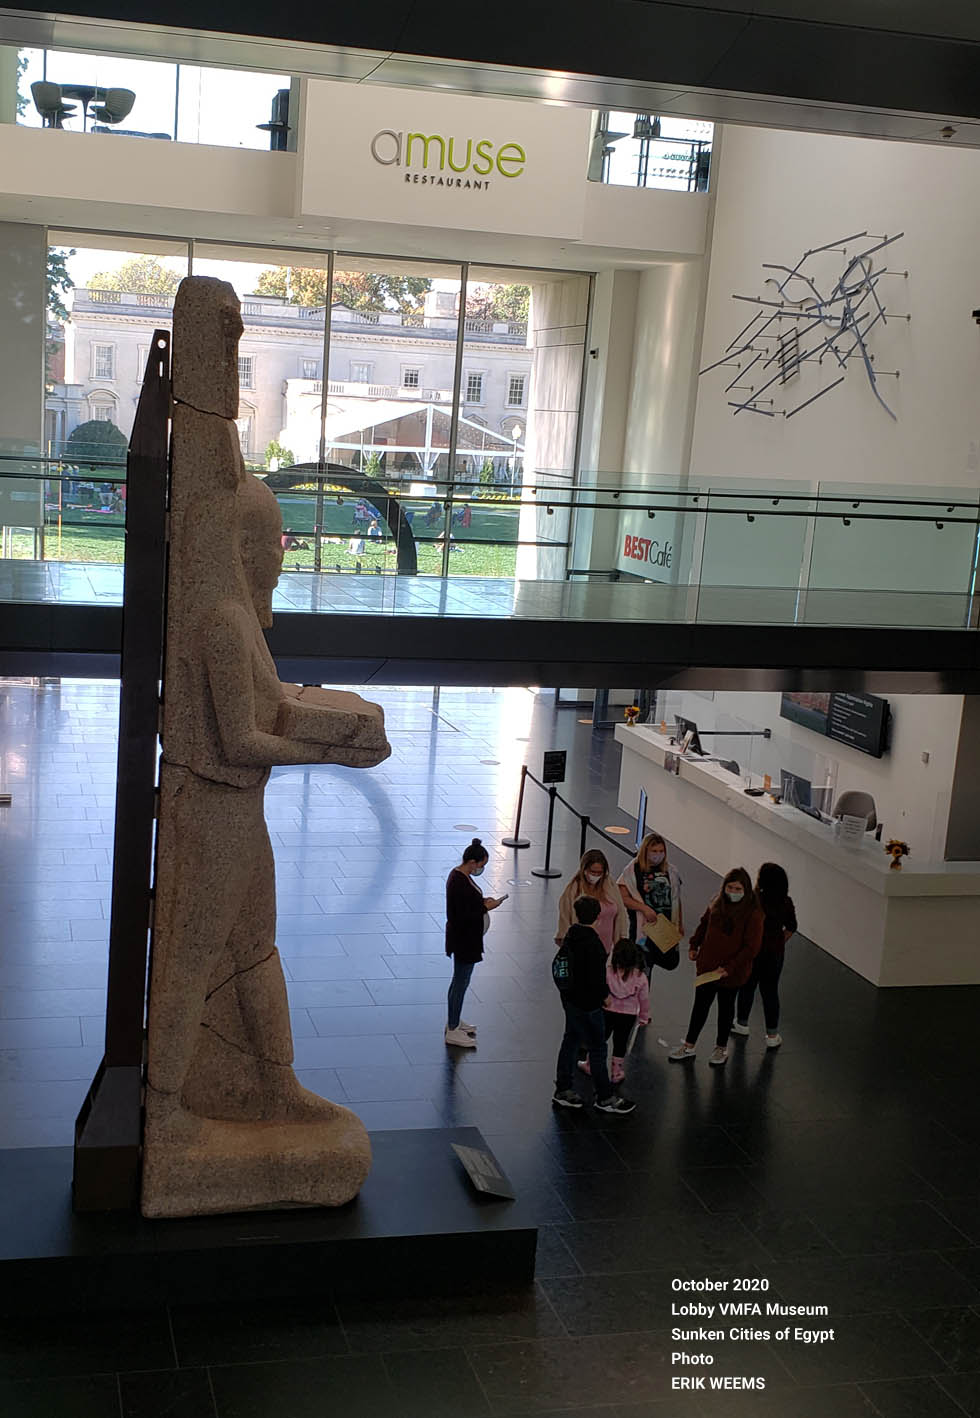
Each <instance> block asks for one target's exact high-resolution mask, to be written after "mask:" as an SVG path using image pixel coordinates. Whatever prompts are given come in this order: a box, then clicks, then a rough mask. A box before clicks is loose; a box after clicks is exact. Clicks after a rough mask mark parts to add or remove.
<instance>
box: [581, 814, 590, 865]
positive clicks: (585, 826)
mask: <svg viewBox="0 0 980 1418" xmlns="http://www.w3.org/2000/svg"><path fill="white" fill-rule="evenodd" d="M590 820H591V819H590V818H589V817H587V816H582V817H581V818H580V821H581V824H582V832H581V835H580V837H579V839H578V854H579V856H580V857H584V856H585V842H586V838H587V837H588V835H589V822H590Z"/></svg>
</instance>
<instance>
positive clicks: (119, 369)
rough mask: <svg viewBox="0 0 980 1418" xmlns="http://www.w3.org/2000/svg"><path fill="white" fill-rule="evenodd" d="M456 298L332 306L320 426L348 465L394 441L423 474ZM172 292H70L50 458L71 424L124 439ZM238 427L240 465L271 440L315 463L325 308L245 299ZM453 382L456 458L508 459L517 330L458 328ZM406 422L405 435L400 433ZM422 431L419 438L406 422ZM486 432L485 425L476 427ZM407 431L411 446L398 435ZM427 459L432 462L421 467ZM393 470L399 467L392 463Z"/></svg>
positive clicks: (50, 419)
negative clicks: (375, 308) (408, 308)
mask: <svg viewBox="0 0 980 1418" xmlns="http://www.w3.org/2000/svg"><path fill="white" fill-rule="evenodd" d="M455 300H456V297H455V295H454V294H453V293H452V292H446V291H438V290H434V291H429V292H428V293H427V295H426V297H425V306H424V310H423V312H422V313H421V314H419V315H404V314H401V313H399V312H397V311H380V312H359V311H354V310H351V309H349V308H347V307H345V306H343V305H335V306H334V307H333V308H332V311H331V329H330V356H329V358H330V368H329V371H328V376H327V377H328V390H327V393H328V403H327V409H326V413H327V418H326V427H325V433H326V437H327V444H328V456H331V450H333V451H332V456H335V457H336V458H337V459H338V461H342V462H350V461H351V460H352V457H351V455H352V453H353V451H354V450H355V449H357V447H358V445H360V447H361V449H362V450H363V449H367V448H370V447H371V446H374V447H378V446H380V447H382V448H384V447H387V446H390V447H391V450H392V452H394V453H395V455H396V461H398V459H404V457H405V456H406V450H407V449H408V448H412V447H414V446H416V443H418V445H419V447H420V448H421V449H423V450H424V448H425V443H426V436H427V435H428V441H429V442H428V446H429V457H428V459H426V457H425V455H424V452H423V453H421V454H420V455H419V457H418V459H417V461H418V463H419V464H420V471H421V472H422V473H423V475H425V473H427V472H431V469H432V465H433V454H435V453H437V451H438V449H439V448H442V449H443V450H444V449H445V447H446V446H447V442H448V440H447V438H446V436H445V428H446V425H447V423H448V416H449V414H450V413H451V410H452V400H453V382H454V372H455V361H456V331H457V317H456V312H455ZM172 304H173V302H172V298H170V297H166V296H158V295H142V294H134V293H127V292H125V291H108V290H95V289H87V288H78V289H75V290H74V291H73V292H72V302H71V313H70V316H69V319H68V321H67V322H66V324H65V327H64V339H65V354H64V378H63V381H62V380H58V381H57V382H55V383H54V384H51V385H49V390H48V395H47V399H46V430H45V432H46V439H47V442H48V446H49V448H50V451H51V452H52V453H55V454H57V453H59V452H61V451H62V449H63V448H64V443H65V441H66V440H67V438H68V436H69V435H70V433H71V431H72V429H74V428H76V427H77V426H78V425H79V424H81V423H84V422H86V421H87V420H89V419H107V420H110V421H111V422H112V423H114V424H115V425H116V426H117V427H118V428H120V429H121V430H122V432H123V433H125V434H126V435H127V436H128V435H129V433H130V431H131V429H132V424H133V417H134V414H135V411H136V404H137V401H138V399H139V393H140V384H141V379H142V373H143V369H144V366H145V363H146V359H147V354H148V352H149V347H150V341H151V339H152V335H153V331H154V330H155V329H157V328H161V327H169V324H170V320H171V307H172ZM242 317H243V320H244V323H245V334H244V336H243V338H242V342H241V346H240V365H239V373H240V379H241V404H240V408H239V420H238V427H239V434H240V438H241V445H242V451H243V453H244V454H245V457H246V459H247V460H248V461H250V462H253V463H256V464H261V463H263V462H264V460H265V453H266V449H267V447H268V445H269V444H270V443H272V442H278V443H280V444H282V445H283V446H284V447H285V448H288V449H289V450H290V451H291V452H292V453H293V454H294V457H295V459H296V461H298V462H306V461H312V460H314V459H316V457H317V456H318V451H319V443H320V436H321V428H320V412H319V410H320V394H321V389H322V384H321V381H322V378H323V367H322V366H323V347H324V319H325V308H324V307H323V306H302V305H292V304H289V303H288V302H287V301H285V300H284V299H282V298H280V297H277V296H267V295H251V296H245V298H244V299H243V301H242ZM464 328H465V342H464V351H463V364H462V377H461V384H460V414H461V421H460V436H459V440H458V446H459V449H460V452H461V453H462V452H463V450H464V449H465V450H468V451H470V452H472V453H476V454H479V453H485V454H486V456H487V457H489V458H490V459H491V460H492V461H494V462H495V465H496V466H498V467H499V466H501V465H502V464H503V462H504V461H505V459H506V458H507V455H509V462H510V465H511V466H513V465H514V463H515V462H516V460H517V459H518V458H519V455H520V452H521V451H522V449H523V444H524V436H525V432H526V425H527V406H528V393H529V384H530V377H531V365H532V351H531V350H530V349H529V348H528V344H527V328H526V326H525V325H523V324H519V323H508V322H503V321H493V322H491V321H477V320H470V319H467V320H466V322H465V327H464ZM406 420H409V421H410V427H411V429H412V432H410V433H406V432H405V428H406ZM416 428H417V430H418V432H417V434H416V432H415V430H416ZM482 430H485V433H483V432H481V431H482ZM403 439H408V440H409V441H408V442H403V441H402V440H403ZM426 462H428V467H426V466H425V464H426ZM399 465H400V464H399Z"/></svg>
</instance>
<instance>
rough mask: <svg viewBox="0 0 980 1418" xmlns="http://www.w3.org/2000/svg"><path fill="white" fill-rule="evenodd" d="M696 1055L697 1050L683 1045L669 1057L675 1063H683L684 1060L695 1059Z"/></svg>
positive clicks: (671, 1052) (688, 1045)
mask: <svg viewBox="0 0 980 1418" xmlns="http://www.w3.org/2000/svg"><path fill="white" fill-rule="evenodd" d="M696 1053H697V1049H695V1048H693V1047H692V1046H691V1045H690V1044H684V1043H681V1044H678V1045H677V1048H676V1049H671V1051H670V1053H669V1054H668V1055H667V1057H668V1058H669V1059H670V1060H671V1061H672V1062H673V1063H681V1062H682V1061H683V1060H684V1059H693V1058H694V1056H695V1054H696Z"/></svg>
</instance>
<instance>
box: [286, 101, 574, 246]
mask: <svg viewBox="0 0 980 1418" xmlns="http://www.w3.org/2000/svg"><path fill="white" fill-rule="evenodd" d="M590 126H591V121H590V114H589V113H588V111H587V110H582V109H573V108H561V107H558V106H553V105H547V104H538V103H515V102H513V101H511V100H506V99H500V100H498V99H486V98H466V97H462V96H459V95H456V94H432V93H422V92H418V91H416V90H412V89H386V88H381V87H377V88H376V87H366V86H365V87H360V88H354V87H353V86H351V85H347V84H332V83H328V82H326V81H313V82H311V83H310V84H309V86H308V90H307V109H306V123H305V124H304V128H303V131H304V133H305V147H304V152H303V176H302V209H303V211H304V212H306V213H309V214H310V215H314V216H332V217H338V218H339V217H348V218H355V219H356V218H360V219H361V220H365V221H379V222H391V223H395V224H397V223H405V224H408V225H419V226H434V227H452V228H459V229H464V230H474V231H490V232H494V231H495V232H508V233H513V234H515V235H528V236H553V237H565V238H566V239H568V240H575V239H577V238H579V237H580V236H581V231H582V223H583V218H584V209H585V191H586V178H587V164H588V150H589V131H590Z"/></svg>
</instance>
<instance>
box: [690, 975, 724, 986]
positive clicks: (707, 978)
mask: <svg viewBox="0 0 980 1418" xmlns="http://www.w3.org/2000/svg"><path fill="white" fill-rule="evenodd" d="M724 978H725V977H724V975H723V974H722V973H721V971H720V970H705V972H704V974H703V975H695V977H694V988H695V989H697V987H698V985H710V984H712V983H713V982H714V981H715V980H723V979H724Z"/></svg>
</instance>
